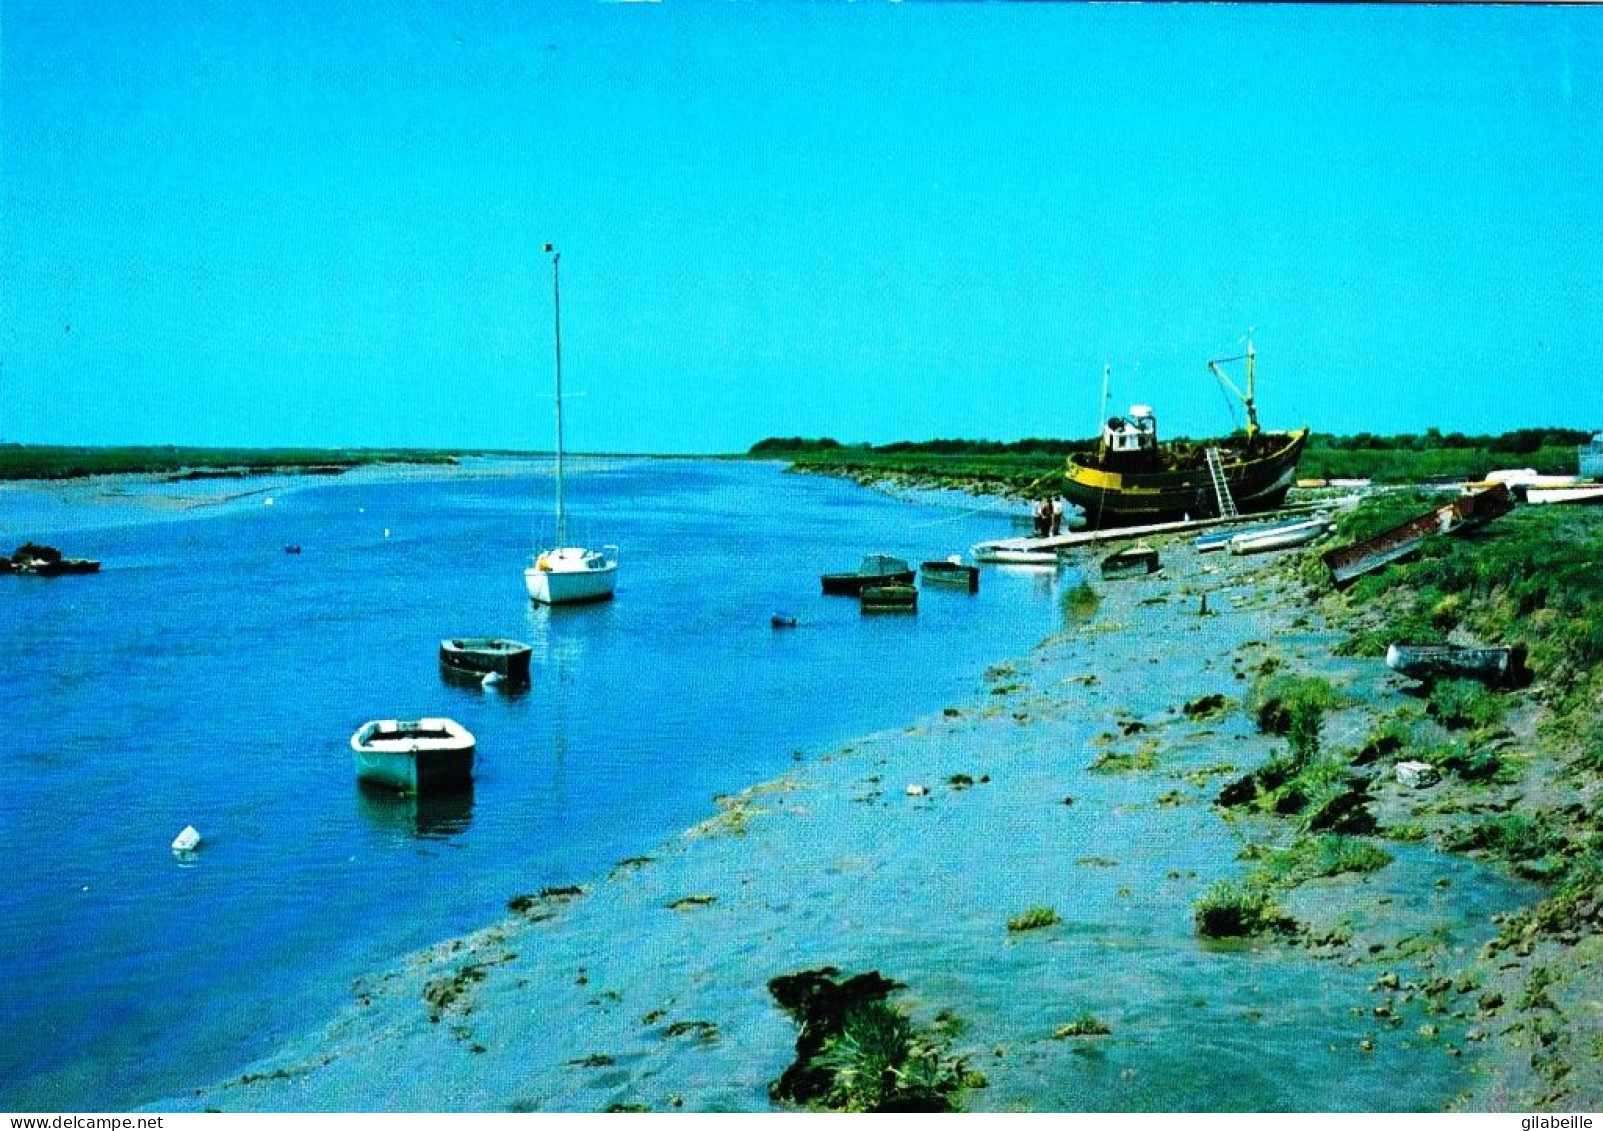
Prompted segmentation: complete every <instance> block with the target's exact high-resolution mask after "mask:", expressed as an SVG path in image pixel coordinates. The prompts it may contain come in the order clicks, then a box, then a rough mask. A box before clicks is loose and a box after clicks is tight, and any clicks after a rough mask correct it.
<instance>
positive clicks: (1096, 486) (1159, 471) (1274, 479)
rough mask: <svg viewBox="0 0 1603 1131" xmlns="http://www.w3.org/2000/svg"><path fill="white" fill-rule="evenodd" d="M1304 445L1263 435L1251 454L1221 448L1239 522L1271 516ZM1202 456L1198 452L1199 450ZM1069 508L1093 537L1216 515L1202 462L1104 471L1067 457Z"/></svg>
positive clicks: (1303, 435)
mask: <svg viewBox="0 0 1603 1131" xmlns="http://www.w3.org/2000/svg"><path fill="white" fill-rule="evenodd" d="M1307 442H1308V432H1307V429H1303V430H1302V431H1300V432H1282V433H1260V434H1259V435H1258V437H1257V440H1256V442H1255V444H1254V446H1253V447H1252V449H1250V450H1249V451H1242V450H1239V449H1236V450H1232V449H1231V448H1229V447H1226V446H1224V445H1220V456H1221V460H1222V465H1223V470H1224V476H1225V482H1226V483H1227V484H1228V486H1229V488H1230V495H1231V498H1232V499H1233V500H1234V502H1235V506H1236V510H1237V511H1238V512H1239V513H1241V514H1251V513H1254V512H1257V511H1267V510H1274V509H1275V508H1276V507H1278V506H1280V505H1281V504H1282V503H1284V502H1285V500H1286V492H1287V491H1289V490H1290V489H1291V486H1292V484H1293V483H1294V482H1295V481H1296V477H1297V460H1298V458H1299V457H1300V456H1301V455H1302V450H1303V448H1304V446H1305V445H1306V444H1307ZM1199 453H1200V450H1199ZM1063 493H1064V495H1065V496H1066V497H1067V498H1068V500H1069V501H1070V502H1072V503H1074V504H1075V505H1076V506H1078V507H1079V508H1080V509H1082V510H1083V511H1085V520H1086V525H1087V526H1089V527H1090V528H1092V529H1101V528H1104V527H1110V526H1144V525H1148V524H1152V523H1161V522H1179V521H1182V520H1184V519H1187V518H1193V519H1195V518H1210V517H1213V516H1215V515H1218V514H1219V501H1218V498H1217V495H1216V492H1215V490H1214V485H1213V477H1212V475H1211V473H1210V472H1209V470H1208V465H1207V462H1206V460H1205V459H1203V458H1200V454H1198V455H1197V456H1195V457H1194V458H1193V459H1192V460H1191V461H1189V462H1187V463H1185V464H1184V465H1183V466H1181V465H1177V464H1176V463H1175V462H1174V461H1152V465H1151V466H1145V467H1142V466H1132V465H1131V464H1130V463H1125V464H1124V465H1123V466H1121V465H1120V463H1118V462H1115V461H1107V463H1106V464H1105V465H1104V464H1102V463H1099V461H1098V460H1097V459H1096V457H1088V456H1070V457H1069V464H1068V470H1067V473H1066V475H1065V479H1064V484H1063Z"/></svg>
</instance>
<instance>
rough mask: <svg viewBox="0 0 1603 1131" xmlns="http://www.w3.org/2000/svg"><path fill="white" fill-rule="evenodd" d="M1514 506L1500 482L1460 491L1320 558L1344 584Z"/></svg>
mask: <svg viewBox="0 0 1603 1131" xmlns="http://www.w3.org/2000/svg"><path fill="white" fill-rule="evenodd" d="M1513 509H1514V501H1513V499H1512V498H1510V496H1509V493H1508V488H1507V487H1506V486H1504V485H1503V484H1501V483H1499V484H1497V485H1495V486H1493V487H1489V488H1487V489H1486V490H1484V491H1478V492H1475V493H1474V494H1469V495H1460V496H1459V497H1458V498H1456V499H1454V500H1453V501H1452V502H1450V503H1446V504H1444V505H1442V506H1439V507H1436V508H1435V509H1434V510H1429V511H1426V512H1425V513H1424V514H1421V515H1416V516H1415V517H1413V518H1411V519H1409V520H1408V521H1407V522H1401V523H1398V524H1397V525H1396V526H1393V527H1391V528H1390V529H1387V530H1382V531H1381V532H1380V533H1379V534H1376V535H1374V536H1372V537H1369V538H1365V539H1364V540H1363V541H1361V542H1354V543H1353V544H1352V545H1350V546H1341V547H1338V548H1337V549H1334V550H1329V551H1327V552H1326V553H1325V554H1324V555H1323V557H1322V560H1323V561H1324V563H1325V568H1326V569H1328V570H1329V571H1330V579H1331V581H1333V582H1334V583H1335V585H1336V588H1337V589H1343V588H1346V587H1347V586H1348V585H1351V584H1352V583H1353V582H1354V581H1356V580H1358V579H1359V578H1360V577H1363V576H1364V575H1365V574H1366V573H1373V572H1374V571H1375V570H1377V569H1381V568H1383V567H1385V566H1387V565H1390V564H1391V563H1392V562H1395V561H1399V560H1400V559H1402V558H1406V557H1407V556H1408V555H1410V554H1412V553H1413V552H1414V551H1416V550H1418V549H1419V547H1420V546H1421V545H1423V544H1424V542H1425V540H1426V539H1427V538H1434V537H1436V536H1437V535H1438V534H1461V533H1463V532H1464V531H1466V530H1473V529H1475V528H1476V527H1478V526H1481V525H1483V524H1485V523H1488V522H1490V521H1491V520H1492V519H1494V518H1497V517H1499V516H1500V515H1505V514H1507V513H1508V512H1509V511H1511V510H1513Z"/></svg>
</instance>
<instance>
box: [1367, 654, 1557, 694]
mask: <svg viewBox="0 0 1603 1131" xmlns="http://www.w3.org/2000/svg"><path fill="white" fill-rule="evenodd" d="M1386 666H1387V667H1388V668H1390V669H1391V670H1392V671H1394V672H1396V673H1397V674H1398V675H1405V676H1407V677H1408V678H1410V679H1417V680H1420V681H1421V682H1424V683H1433V682H1435V681H1436V680H1439V679H1477V680H1480V681H1481V682H1482V683H1484V684H1487V685H1488V686H1490V687H1518V686H1519V685H1520V684H1522V683H1524V682H1525V678H1526V667H1525V646H1524V645H1523V644H1513V645H1510V646H1508V647H1506V648H1504V647H1496V648H1473V647H1467V646H1463V645H1458V644H1392V645H1390V646H1388V647H1387V649H1386Z"/></svg>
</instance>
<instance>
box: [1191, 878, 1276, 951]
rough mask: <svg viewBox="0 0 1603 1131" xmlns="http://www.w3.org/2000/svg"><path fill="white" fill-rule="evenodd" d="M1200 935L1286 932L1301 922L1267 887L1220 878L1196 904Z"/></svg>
mask: <svg viewBox="0 0 1603 1131" xmlns="http://www.w3.org/2000/svg"><path fill="white" fill-rule="evenodd" d="M1192 917H1193V919H1194V921H1195V923H1196V928H1197V934H1199V935H1201V936H1202V937H1203V938H1211V939H1227V938H1245V937H1248V936H1251V935H1264V934H1285V933H1289V932H1291V931H1294V930H1296V927H1297V924H1296V921H1295V920H1294V919H1292V918H1291V916H1289V915H1287V914H1286V913H1285V911H1284V910H1282V909H1281V907H1280V905H1279V904H1278V903H1276V902H1275V899H1274V896H1273V895H1272V894H1270V892H1269V891H1267V890H1266V889H1265V888H1263V887H1261V886H1258V885H1255V884H1246V883H1239V882H1237V881H1235V880H1220V881H1219V882H1218V883H1216V884H1214V885H1213V886H1212V887H1210V888H1209V889H1208V890H1207V891H1205V892H1203V893H1202V895H1201V896H1200V897H1198V899H1197V901H1196V903H1195V904H1193V905H1192Z"/></svg>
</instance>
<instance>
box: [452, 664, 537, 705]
mask: <svg viewBox="0 0 1603 1131" xmlns="http://www.w3.org/2000/svg"><path fill="white" fill-rule="evenodd" d="M439 668H440V678H441V679H442V680H444V681H445V682H446V683H448V684H450V685H451V686H452V687H466V688H476V689H478V690H480V691H485V692H495V693H496V694H498V695H504V696H506V697H508V698H510V699H517V698H520V697H521V696H524V695H527V694H528V693H529V686H530V683H529V680H526V679H519V680H511V679H502V678H496V679H493V680H491V681H489V682H488V683H486V682H485V678H484V673H483V672H465V671H462V670H460V669H459V668H453V667H451V666H450V665H448V664H440V665H439Z"/></svg>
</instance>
